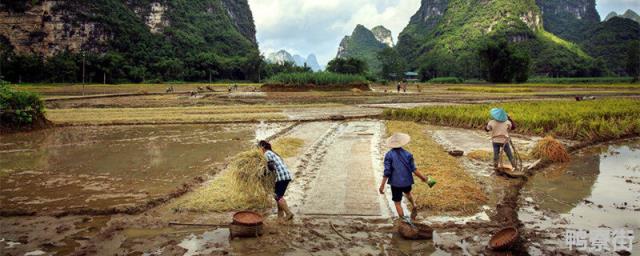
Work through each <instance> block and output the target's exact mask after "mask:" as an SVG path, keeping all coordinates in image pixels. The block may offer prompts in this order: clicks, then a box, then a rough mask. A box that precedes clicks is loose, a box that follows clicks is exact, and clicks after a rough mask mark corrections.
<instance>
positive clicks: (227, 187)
mask: <svg viewBox="0 0 640 256" xmlns="http://www.w3.org/2000/svg"><path fill="white" fill-rule="evenodd" d="M266 165H267V163H266V159H265V158H264V156H263V155H262V153H261V152H260V151H258V150H250V151H245V152H242V153H240V154H238V155H236V156H235V157H234V159H233V160H232V161H231V163H230V164H229V166H228V168H227V169H226V170H225V171H224V173H221V175H219V176H218V177H217V178H215V179H214V180H213V181H212V182H211V183H210V184H207V185H205V186H204V187H202V188H200V189H198V190H196V191H194V192H193V193H190V194H188V195H186V196H184V197H182V198H179V199H178V200H176V202H175V203H174V204H173V206H172V208H173V209H174V210H176V211H197V212H198V211H215V212H225V211H232V210H234V211H236V210H259V209H266V208H270V207H272V203H273V187H274V183H275V176H274V175H275V174H273V173H271V172H265V170H266Z"/></svg>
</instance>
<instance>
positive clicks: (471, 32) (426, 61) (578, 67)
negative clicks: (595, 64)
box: [398, 0, 592, 77]
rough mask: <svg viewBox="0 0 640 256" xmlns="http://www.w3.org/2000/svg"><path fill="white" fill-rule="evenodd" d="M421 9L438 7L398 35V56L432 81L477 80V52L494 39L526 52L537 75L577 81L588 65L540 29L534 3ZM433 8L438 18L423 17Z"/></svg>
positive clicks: (480, 0)
mask: <svg viewBox="0 0 640 256" xmlns="http://www.w3.org/2000/svg"><path fill="white" fill-rule="evenodd" d="M423 4H436V5H438V6H435V5H434V6H431V5H430V6H422V7H421V9H420V10H419V11H418V13H417V14H416V15H414V18H412V20H411V23H410V24H409V26H408V27H407V28H406V29H405V30H404V31H403V32H402V33H401V35H400V39H399V43H398V50H399V52H400V53H401V54H402V55H403V56H404V57H405V58H406V59H407V63H409V65H410V67H411V68H420V69H422V70H426V71H427V72H426V73H429V74H431V75H432V76H461V77H479V76H480V70H479V67H480V65H479V60H478V49H479V47H480V45H482V43H483V42H484V41H485V40H493V39H496V38H505V39H506V40H508V41H509V42H512V43H514V44H515V45H516V47H518V48H520V49H522V50H526V51H528V52H529V53H530V56H531V57H532V71H533V72H535V73H537V74H548V75H565V76H571V75H580V74H582V73H583V72H585V70H586V69H588V68H589V67H590V65H591V63H592V59H591V57H589V56H588V55H587V54H585V53H584V52H583V51H582V50H580V48H579V47H578V46H576V45H575V44H572V43H569V42H567V41H564V40H562V39H560V38H558V37H556V36H554V35H552V34H550V33H548V32H546V31H545V30H544V29H543V22H542V16H541V14H540V9H539V8H538V6H537V5H536V3H535V1H533V0H515V1H513V0H512V1H509V0H494V1H484V0H450V1H448V4H447V7H446V8H445V9H442V5H440V4H442V2H440V1H434V0H425V1H423ZM432 7H437V8H435V9H438V12H437V13H440V14H439V15H435V14H433V15H430V16H425V15H423V13H424V12H425V11H424V10H433V9H434V8H432ZM425 17H426V19H425ZM425 20H426V22H425ZM407 39H410V40H409V42H404V40H407Z"/></svg>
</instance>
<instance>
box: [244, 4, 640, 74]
mask: <svg viewBox="0 0 640 256" xmlns="http://www.w3.org/2000/svg"><path fill="white" fill-rule="evenodd" d="M249 4H250V6H251V10H252V12H253V17H254V20H255V22H256V29H257V38H258V42H259V45H260V51H262V52H263V53H264V54H265V55H266V54H267V53H270V52H275V51H278V50H281V49H284V50H287V51H288V52H289V53H291V54H299V55H301V56H303V57H306V56H307V55H309V54H315V55H316V56H317V57H318V62H320V65H323V66H324V65H326V63H327V62H329V61H330V60H331V59H333V58H334V57H335V56H336V54H337V52H338V46H339V44H340V41H341V40H342V38H343V37H344V36H345V35H350V34H351V32H352V31H353V29H354V28H355V27H356V25H357V24H362V25H364V26H366V27H367V28H369V29H371V28H373V27H375V26H377V25H383V26H385V27H386V28H388V29H390V30H391V32H392V33H393V37H394V42H396V43H397V38H398V34H399V33H400V32H401V31H402V29H404V27H405V26H406V25H407V24H408V23H409V19H410V18H411V16H413V14H414V13H415V12H416V11H417V10H418V8H420V0H249ZM596 5H597V7H596V8H597V9H598V12H599V13H600V16H602V18H604V17H605V16H606V15H607V14H608V13H609V12H611V11H615V12H618V13H620V14H621V13H623V12H624V11H626V10H627V9H632V10H634V11H636V12H637V11H638V10H639V9H640V0H596Z"/></svg>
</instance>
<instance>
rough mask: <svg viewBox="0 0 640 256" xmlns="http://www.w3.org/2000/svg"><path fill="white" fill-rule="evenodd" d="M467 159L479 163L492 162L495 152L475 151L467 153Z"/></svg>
mask: <svg viewBox="0 0 640 256" xmlns="http://www.w3.org/2000/svg"><path fill="white" fill-rule="evenodd" d="M467 157H469V158H471V159H474V160H478V161H483V162H486V161H492V160H493V152H489V151H486V150H474V151H471V152H469V153H467Z"/></svg>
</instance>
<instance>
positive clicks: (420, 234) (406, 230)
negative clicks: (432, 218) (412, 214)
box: [398, 222, 433, 240]
mask: <svg viewBox="0 0 640 256" xmlns="http://www.w3.org/2000/svg"><path fill="white" fill-rule="evenodd" d="M413 225H414V226H415V227H412V226H411V225H409V224H407V223H405V222H400V225H398V233H400V235H401V236H402V237H403V238H404V239H408V240H427V239H431V238H433V229H432V228H430V227H429V226H427V225H424V224H420V223H414V224H413Z"/></svg>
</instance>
